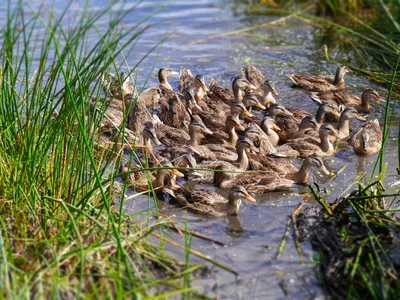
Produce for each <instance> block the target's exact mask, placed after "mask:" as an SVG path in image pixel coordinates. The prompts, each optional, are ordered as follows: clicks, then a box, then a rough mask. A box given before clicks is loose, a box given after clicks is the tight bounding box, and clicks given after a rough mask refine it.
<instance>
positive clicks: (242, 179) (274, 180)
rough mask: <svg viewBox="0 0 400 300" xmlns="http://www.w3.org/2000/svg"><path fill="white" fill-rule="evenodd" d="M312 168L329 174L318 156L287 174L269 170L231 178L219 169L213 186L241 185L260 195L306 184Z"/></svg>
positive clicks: (305, 161)
mask: <svg viewBox="0 0 400 300" xmlns="http://www.w3.org/2000/svg"><path fill="white" fill-rule="evenodd" d="M312 167H316V168H318V169H319V170H321V171H322V172H323V173H325V174H327V175H329V174H330V172H329V171H328V170H327V169H326V167H325V165H324V162H323V160H322V159H321V158H320V157H319V156H310V157H307V158H306V159H305V160H304V161H303V163H302V165H301V167H300V169H296V170H295V171H294V172H291V173H287V174H279V173H278V172H274V171H271V170H270V171H267V172H263V173H258V174H239V175H237V176H232V175H231V174H230V173H226V172H224V171H223V170H222V169H220V168H219V169H218V170H217V171H216V172H215V174H214V184H215V185H216V186H217V187H219V188H221V189H229V188H231V187H232V186H236V185H241V186H243V187H245V188H246V190H247V191H249V192H251V193H254V194H262V193H266V192H272V191H277V190H282V189H287V188H290V187H291V186H293V185H294V184H307V183H308V181H309V179H310V170H311V168H312Z"/></svg>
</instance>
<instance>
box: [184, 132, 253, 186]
mask: <svg viewBox="0 0 400 300" xmlns="http://www.w3.org/2000/svg"><path fill="white" fill-rule="evenodd" d="M235 148H236V151H232V152H230V153H222V152H221V153H218V152H216V151H211V152H210V153H208V157H207V158H208V159H207V160H203V161H202V162H201V163H199V164H198V165H197V167H198V168H201V169H215V168H217V167H218V166H220V167H221V168H222V169H223V170H229V171H231V172H235V173H237V172H243V171H246V170H247V169H248V167H249V158H248V154H247V151H254V152H256V153H258V152H259V150H258V149H257V148H256V147H255V146H254V143H253V142H252V141H251V140H250V139H249V138H247V137H241V138H239V139H238V141H237V143H236V147H235ZM191 181H196V182H198V183H212V181H213V171H209V170H208V171H205V170H202V171H200V170H199V171H198V172H197V174H196V176H193V177H192V178H191Z"/></svg>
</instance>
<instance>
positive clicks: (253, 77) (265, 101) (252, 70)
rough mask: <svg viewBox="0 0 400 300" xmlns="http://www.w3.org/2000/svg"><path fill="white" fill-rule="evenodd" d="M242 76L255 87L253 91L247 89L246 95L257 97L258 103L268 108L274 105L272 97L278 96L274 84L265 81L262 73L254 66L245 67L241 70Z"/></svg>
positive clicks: (274, 101)
mask: <svg viewBox="0 0 400 300" xmlns="http://www.w3.org/2000/svg"><path fill="white" fill-rule="evenodd" d="M242 75H243V76H245V77H246V79H247V80H248V81H249V82H250V83H251V84H252V85H253V86H255V87H256V89H255V90H252V89H247V90H246V93H251V94H253V95H255V96H256V97H257V99H258V100H259V102H260V103H261V104H262V105H264V106H266V107H269V106H270V105H272V104H275V103H276V100H275V98H274V96H278V92H277V91H276V89H275V86H274V83H273V82H272V81H271V80H269V79H265V77H264V75H263V73H262V72H261V71H260V70H259V69H257V68H256V67H254V66H245V67H243V68H242Z"/></svg>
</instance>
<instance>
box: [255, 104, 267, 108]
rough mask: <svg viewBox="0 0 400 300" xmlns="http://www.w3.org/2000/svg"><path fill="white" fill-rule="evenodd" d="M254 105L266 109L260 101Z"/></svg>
mask: <svg viewBox="0 0 400 300" xmlns="http://www.w3.org/2000/svg"><path fill="white" fill-rule="evenodd" d="M256 107H257V108H259V109H266V107H265V106H264V105H262V104H261V103H257V104H256Z"/></svg>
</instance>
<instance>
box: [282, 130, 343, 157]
mask: <svg viewBox="0 0 400 300" xmlns="http://www.w3.org/2000/svg"><path fill="white" fill-rule="evenodd" d="M330 136H334V137H338V132H337V131H336V130H335V129H334V128H333V127H332V125H330V124H323V125H322V126H321V127H320V128H319V137H320V140H321V141H320V142H318V141H316V140H314V139H312V138H311V139H297V140H292V141H290V142H288V143H286V144H284V145H282V146H280V147H278V148H277V149H276V151H277V154H275V155H277V156H279V157H308V156H311V155H318V156H332V155H334V154H335V147H334V145H333V144H332V142H331V141H330V139H329V137H330Z"/></svg>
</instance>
